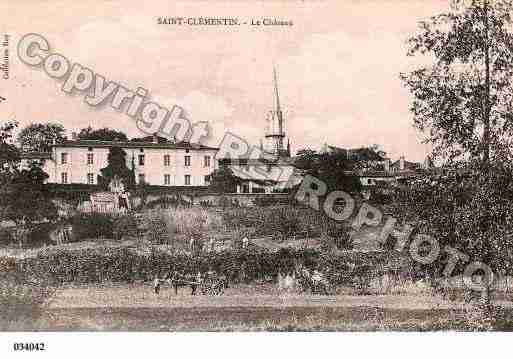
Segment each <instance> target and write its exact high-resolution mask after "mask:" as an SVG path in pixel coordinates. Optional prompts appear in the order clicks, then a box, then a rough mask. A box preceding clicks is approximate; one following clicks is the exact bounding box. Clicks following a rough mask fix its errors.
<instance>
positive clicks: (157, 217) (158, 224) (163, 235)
mask: <svg viewBox="0 0 513 359" xmlns="http://www.w3.org/2000/svg"><path fill="white" fill-rule="evenodd" d="M169 232H170V231H169V230H168V225H167V223H166V220H165V218H164V216H163V215H162V214H161V213H155V212H154V213H151V214H150V215H149V217H148V224H147V227H146V236H147V238H148V240H149V241H150V242H151V243H152V244H164V243H167V241H168V240H169Z"/></svg>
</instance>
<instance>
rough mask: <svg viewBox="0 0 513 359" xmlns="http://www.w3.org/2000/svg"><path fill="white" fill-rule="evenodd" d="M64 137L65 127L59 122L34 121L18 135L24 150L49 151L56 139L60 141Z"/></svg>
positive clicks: (57, 141)
mask: <svg viewBox="0 0 513 359" xmlns="http://www.w3.org/2000/svg"><path fill="white" fill-rule="evenodd" d="M64 139H65V137H64V127H63V126H62V125H61V124H58V123H32V124H30V125H28V126H27V127H25V128H24V129H22V130H21V131H20V133H19V134H18V137H17V140H18V143H19V144H20V146H21V148H22V150H23V151H32V152H49V151H50V147H51V146H52V144H53V143H54V141H55V142H56V143H60V142H63V141H64Z"/></svg>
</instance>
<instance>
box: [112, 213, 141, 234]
mask: <svg viewBox="0 0 513 359" xmlns="http://www.w3.org/2000/svg"><path fill="white" fill-rule="evenodd" d="M112 232H113V233H112V234H113V237H114V239H117V240H121V239H123V238H124V237H139V236H140V235H141V230H140V229H139V221H138V220H137V218H136V217H135V216H134V215H131V214H129V215H126V216H123V217H120V218H118V219H117V220H116V221H115V222H114V224H113V229H112Z"/></svg>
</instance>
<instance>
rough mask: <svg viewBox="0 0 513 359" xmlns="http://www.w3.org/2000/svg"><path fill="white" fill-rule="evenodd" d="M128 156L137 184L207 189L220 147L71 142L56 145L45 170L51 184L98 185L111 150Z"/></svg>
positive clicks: (154, 140) (183, 144) (156, 140)
mask: <svg viewBox="0 0 513 359" xmlns="http://www.w3.org/2000/svg"><path fill="white" fill-rule="evenodd" d="M115 146H116V147H120V148H122V149H123V150H124V151H125V153H126V162H127V163H126V164H127V167H128V168H129V169H131V170H133V172H134V175H135V180H136V183H143V182H144V183H146V184H148V185H153V186H207V185H208V184H209V182H210V176H211V174H212V172H213V171H214V170H215V169H216V168H217V162H216V159H215V154H216V152H217V148H214V147H207V146H203V145H199V144H191V143H187V142H181V143H172V142H160V141H158V139H157V137H156V136H154V137H153V140H152V141H146V142H127V141H97V140H71V141H65V142H63V143H60V144H55V145H53V146H52V151H51V153H50V155H49V156H48V157H49V158H45V159H44V165H43V170H44V171H45V172H46V173H47V174H48V176H49V178H48V180H47V182H48V183H58V184H91V185H95V184H98V176H99V175H100V171H101V169H102V168H105V167H106V166H107V165H108V161H107V158H108V154H109V149H110V148H112V147H115Z"/></svg>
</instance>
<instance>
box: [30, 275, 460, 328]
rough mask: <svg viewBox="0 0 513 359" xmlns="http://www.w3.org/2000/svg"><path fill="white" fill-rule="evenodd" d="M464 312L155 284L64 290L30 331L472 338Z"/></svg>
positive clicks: (396, 299) (437, 305)
mask: <svg viewBox="0 0 513 359" xmlns="http://www.w3.org/2000/svg"><path fill="white" fill-rule="evenodd" d="M466 315H467V312H466V308H465V306H464V305H463V304H462V303H457V302H448V301H444V300H442V299H440V298H437V297H432V296H418V295H416V296H415V295H381V296H379V295H372V296H353V295H337V296H313V295H298V294H283V293H279V292H278V291H277V290H276V289H274V287H272V286H270V285H260V286H254V285H253V286H245V285H241V286H238V287H236V288H229V289H228V290H227V292H226V293H225V295H223V296H215V297H211V296H201V295H200V296H191V295H190V294H189V290H188V289H183V290H181V291H179V293H178V295H175V294H174V292H173V291H171V289H168V288H164V289H163V291H162V292H161V293H160V294H159V295H155V294H154V293H152V288H151V286H150V285H149V284H142V283H141V284H135V285H96V286H87V287H86V286H68V287H63V288H60V289H59V290H58V291H57V292H56V293H55V295H54V297H53V298H52V299H51V301H50V302H49V303H48V305H47V306H46V307H45V309H44V312H43V314H42V316H41V317H40V318H39V320H38V321H37V322H35V323H33V324H34V325H33V327H31V328H25V329H31V330H51V331H68V330H73V331H90V330H92V331H104V330H105V331H106V330H108V331H306V330H308V331H311V330H313V331H385V330H400V331H426V330H447V329H455V330H468V329H467V328H466V326H465V316H466Z"/></svg>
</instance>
